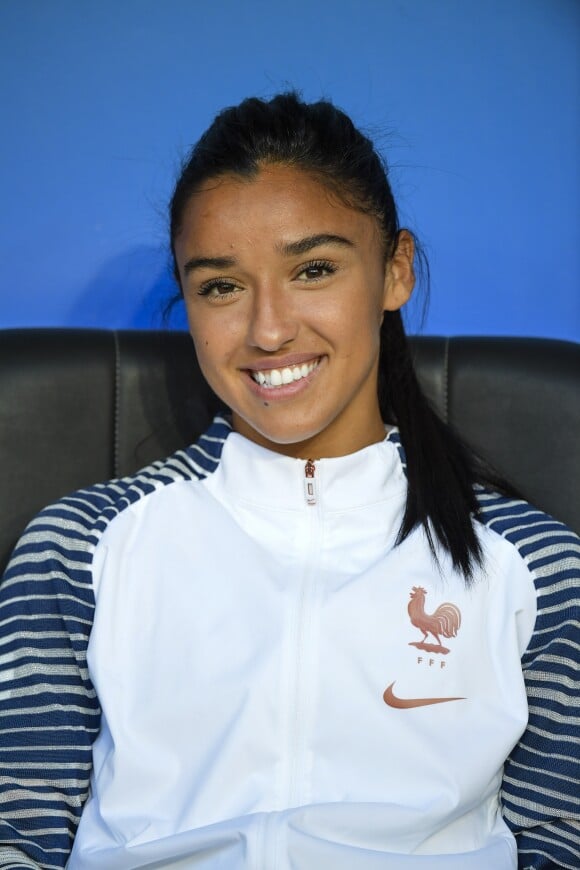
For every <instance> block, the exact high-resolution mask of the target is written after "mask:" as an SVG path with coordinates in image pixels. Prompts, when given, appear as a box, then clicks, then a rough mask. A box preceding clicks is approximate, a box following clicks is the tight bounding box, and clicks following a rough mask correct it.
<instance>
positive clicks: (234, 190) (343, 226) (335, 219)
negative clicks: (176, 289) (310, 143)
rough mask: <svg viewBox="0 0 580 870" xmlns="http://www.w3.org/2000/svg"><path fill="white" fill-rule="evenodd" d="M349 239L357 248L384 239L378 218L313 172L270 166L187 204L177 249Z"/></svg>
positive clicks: (215, 183) (230, 179) (220, 181)
mask: <svg viewBox="0 0 580 870" xmlns="http://www.w3.org/2000/svg"><path fill="white" fill-rule="evenodd" d="M321 232H326V233H335V234H338V235H347V236H348V237H349V238H350V239H352V241H353V242H354V243H355V244H356V243H357V242H362V241H363V240H364V239H365V238H369V236H371V237H374V236H378V235H379V232H378V224H377V220H376V219H375V218H374V217H372V216H370V215H367V214H365V213H363V212H361V211H359V210H358V209H354V208H352V207H351V206H349V205H346V204H345V203H344V202H343V201H342V200H341V199H340V198H339V197H338V196H337V195H336V194H335V193H333V192H332V190H331V189H330V188H329V187H328V186H326V185H325V184H323V183H322V182H321V181H319V180H318V179H317V178H314V177H313V176H312V175H310V174H309V173H307V172H305V171H303V170H301V169H296V168H293V167H290V166H280V165H269V166H265V167H263V168H262V169H260V170H259V172H258V174H257V175H255V176H254V177H253V178H250V179H245V178H241V177H239V176H234V175H225V176H222V177H220V178H217V179H212V180H211V181H208V182H207V183H206V184H205V185H204V186H203V187H202V188H201V189H200V190H198V191H197V192H196V193H195V194H194V195H192V197H191V199H190V201H189V203H188V204H187V206H186V209H185V212H184V215H183V221H182V224H181V231H180V233H179V235H178V237H177V239H176V248H177V250H178V251H179V249H180V248H184V247H187V248H190V247H191V245H195V246H198V245H199V246H203V247H205V246H206V245H208V246H211V247H215V246H216V244H219V246H220V247H222V248H223V247H224V245H225V246H230V247H231V246H234V247H235V246H236V243H238V242H242V241H243V242H251V241H252V239H253V240H254V241H255V242H256V243H258V242H259V243H260V244H264V243H265V242H267V240H272V241H273V242H274V243H275V244H278V243H279V242H280V241H282V240H286V241H291V240H292V239H294V238H298V237H303V236H306V235H310V234H315V233H321Z"/></svg>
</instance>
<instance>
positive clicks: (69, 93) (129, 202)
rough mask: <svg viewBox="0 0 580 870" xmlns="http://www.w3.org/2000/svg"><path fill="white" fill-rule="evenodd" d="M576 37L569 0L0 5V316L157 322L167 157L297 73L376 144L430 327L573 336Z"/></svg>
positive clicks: (579, 89) (21, 322)
mask: <svg viewBox="0 0 580 870" xmlns="http://www.w3.org/2000/svg"><path fill="white" fill-rule="evenodd" d="M579 44H580V3H579V2H578V0H509V2H505V0H470V2H466V0H293V2H292V3H291V4H289V3H287V2H278V0H246V2H245V3H241V2H239V0H214V2H212V3H211V4H210V3H207V2H195V0H164V2H159V0H99V2H89V0H81V2H79V0H50V2H47V0H2V2H1V3H0V47H1V51H0V89H1V92H2V94H1V96H2V100H1V106H2V109H1V111H2V134H1V136H0V156H1V160H0V173H1V179H0V181H1V183H0V190H1V191H2V193H1V196H2V209H1V213H0V223H1V227H0V253H1V256H0V269H1V270H2V275H1V287H2V290H1V293H2V306H1V309H0V327H8V326H29V325H65V326H73V325H81V326H131V327H132V326H135V327H148V326H155V325H157V323H158V310H159V306H160V300H161V299H162V297H163V296H164V295H165V294H166V293H167V292H168V290H169V287H170V280H169V278H168V275H167V269H166V248H165V229H166V221H165V214H164V209H165V203H166V200H167V198H168V196H169V194H170V190H171V186H172V182H173V181H174V178H175V173H176V170H177V166H178V164H179V159H180V157H181V155H182V154H183V153H184V151H185V149H186V147H187V146H188V145H189V144H190V143H192V142H193V141H194V140H195V139H196V138H197V136H198V135H199V134H200V133H201V132H202V130H203V129H204V128H205V127H206V126H207V124H208V123H209V122H210V120H211V118H212V116H213V115H214V113H215V112H216V111H217V110H218V109H219V108H220V107H222V106H224V105H227V104H231V103H233V102H237V101H239V100H240V99H241V98H242V97H244V96H247V95H250V94H258V95H269V94H272V93H273V92H275V91H277V90H280V89H283V88H285V87H287V86H294V87H297V88H299V89H301V90H302V91H303V93H304V95H305V96H306V97H307V98H317V97H319V96H321V95H322V96H330V97H332V98H333V99H334V101H335V102H337V103H338V104H339V105H341V106H342V107H343V108H345V109H346V110H347V111H348V112H349V113H350V114H351V115H352V116H353V117H354V119H355V121H356V122H358V123H359V124H362V125H364V126H365V127H366V128H367V129H369V130H370V132H371V134H373V135H375V136H378V139H379V142H380V143H381V144H382V145H383V146H384V149H385V150H386V153H387V155H388V156H389V158H390V160H391V162H392V164H393V181H394V187H395V190H396V193H397V195H398V198H399V201H400V205H401V210H402V213H403V217H404V219H405V222H407V223H408V224H409V225H410V226H412V227H413V228H414V229H416V230H417V231H418V233H419V235H420V237H421V238H422V239H423V241H424V243H425V245H426V247H427V251H428V254H429V257H430V260H431V269H432V302H431V308H430V313H429V316H428V319H427V322H426V327H425V331H426V332H431V333H436V332H441V333H449V334H453V333H455V334H459V333H496V334H520V335H525V334H527V335H545V336H554V337H560V338H572V339H575V340H580V274H579V273H580V254H579V250H580V245H579V241H580V210H579V208H578V204H579V201H580V196H579V194H580V147H579V146H580V135H579V134H580V113H579V111H578V106H579V105H580V81H579V79H580V73H579V69H580V63H579V54H580V50H579Z"/></svg>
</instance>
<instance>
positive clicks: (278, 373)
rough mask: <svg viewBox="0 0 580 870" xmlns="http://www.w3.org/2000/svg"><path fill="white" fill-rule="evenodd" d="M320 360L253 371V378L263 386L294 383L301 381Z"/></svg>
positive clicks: (279, 385)
mask: <svg viewBox="0 0 580 870" xmlns="http://www.w3.org/2000/svg"><path fill="white" fill-rule="evenodd" d="M319 362H320V360H318V359H317V360H314V361H313V362H311V363H303V364H302V365H301V366H294V367H293V368H290V367H289V366H288V367H286V368H283V369H269V371H263V370H262V371H257V372H251V375H252V377H253V379H254V380H255V381H256V383H257V384H260V386H262V387H281V386H282V385H283V384H292V383H293V382H294V381H300V380H302V378H305V377H307V376H308V375H309V374H310V372H312V371H314V369H315V368H316V366H317V365H318V363H319Z"/></svg>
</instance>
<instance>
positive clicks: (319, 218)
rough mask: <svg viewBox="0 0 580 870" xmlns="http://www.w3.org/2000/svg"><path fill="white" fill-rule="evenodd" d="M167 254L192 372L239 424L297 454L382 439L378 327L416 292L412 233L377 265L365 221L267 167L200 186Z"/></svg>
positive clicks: (284, 171) (302, 177) (291, 175)
mask: <svg viewBox="0 0 580 870" xmlns="http://www.w3.org/2000/svg"><path fill="white" fill-rule="evenodd" d="M175 251H176V260H177V266H178V270H179V275H180V280H181V285H182V288H183V294H184V298H185V304H186V308H187V315H188V320H189V326H190V331H191V335H192V337H193V341H194V344H195V349H196V352H197V356H198V359H199V363H200V366H201V369H202V371H203V373H204V375H205V377H206V379H207V381H208V382H209V384H210V385H211V387H212V388H213V390H214V391H215V392H216V393H217V395H218V396H219V397H220V398H221V399H222V400H223V401H224V402H225V403H226V404H227V405H228V406H229V408H231V410H232V415H233V424H234V429H235V430H236V431H238V432H240V433H241V434H243V435H245V436H246V437H248V438H250V439H251V440H253V441H255V442H257V443H259V444H261V445H263V446H265V447H268V448H270V449H272V450H276V451H278V452H281V453H286V454H288V455H292V456H297V457H298V456H299V457H302V458H320V457H323V456H341V455H344V454H347V453H351V452H353V451H355V450H358V449H361V448H362V447H365V446H366V445H368V444H371V443H373V442H375V441H379V440H382V438H383V437H384V427H383V423H382V420H381V417H380V413H379V406H378V400H377V371H378V357H379V332H380V327H381V322H382V317H383V311H384V310H385V309H391V310H394V309H396V308H399V307H400V306H401V305H402V304H404V302H405V301H406V300H407V299H408V297H409V295H410V293H411V290H412V286H413V272H412V257H413V245H412V240H411V238H410V237H409V235H408V234H404V233H403V234H402V237H401V241H400V243H399V245H398V248H397V252H396V253H395V255H394V257H393V258H392V260H391V261H390V262H389V264H388V265H387V266H386V267H385V264H384V256H383V248H382V242H381V238H380V234H379V228H378V223H377V221H376V219H375V218H374V217H371V216H369V215H366V214H363V213H362V212H359V211H356V210H355V209H352V208H350V207H348V206H346V205H344V204H343V203H342V202H340V201H339V200H338V199H337V198H336V197H335V196H333V195H332V193H330V192H329V190H328V189H327V188H326V187H325V186H324V185H322V184H321V183H319V182H318V181H316V180H314V179H313V178H312V177H311V176H310V175H308V174H307V173H305V172H303V171H302V170H298V169H294V168H291V167H288V166H280V165H272V166H267V167H264V168H263V169H262V170H261V171H260V172H259V174H258V175H257V176H256V177H255V178H253V179H252V180H244V179H241V178H239V177H237V176H223V177H221V178H219V179H214V180H212V181H211V182H208V183H207V184H206V185H205V186H204V187H203V188H202V189H201V190H200V191H199V192H197V193H196V194H195V195H194V196H193V197H192V198H191V200H190V202H189V204H188V206H187V208H186V210H185V213H184V216H183V222H182V228H181V232H180V234H179V236H178V237H177V239H176V242H175Z"/></svg>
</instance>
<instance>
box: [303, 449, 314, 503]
mask: <svg viewBox="0 0 580 870" xmlns="http://www.w3.org/2000/svg"><path fill="white" fill-rule="evenodd" d="M315 471H316V466H315V465H314V462H313V460H312V459H309V460H308V461H307V462H306V465H305V466H304V495H305V497H306V503H307V504H316V478H315V477H314V473H315Z"/></svg>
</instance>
